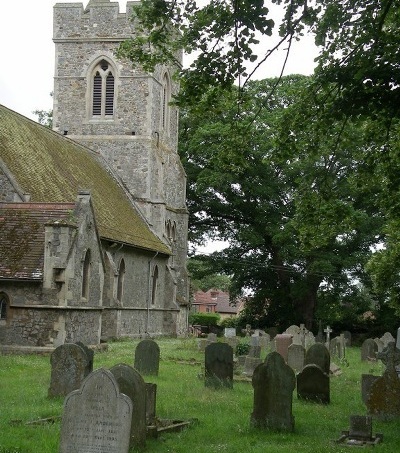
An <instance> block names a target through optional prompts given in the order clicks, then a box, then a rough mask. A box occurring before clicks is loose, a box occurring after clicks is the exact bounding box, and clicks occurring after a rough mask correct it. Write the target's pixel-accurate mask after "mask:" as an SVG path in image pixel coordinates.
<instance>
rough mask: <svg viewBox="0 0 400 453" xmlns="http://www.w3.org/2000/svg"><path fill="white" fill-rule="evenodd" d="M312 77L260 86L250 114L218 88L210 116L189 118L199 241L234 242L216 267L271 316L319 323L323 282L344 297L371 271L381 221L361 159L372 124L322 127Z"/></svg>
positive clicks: (246, 101)
mask: <svg viewBox="0 0 400 453" xmlns="http://www.w3.org/2000/svg"><path fill="white" fill-rule="evenodd" d="M310 83H312V80H311V79H309V78H306V77H303V76H289V77H285V78H283V79H282V80H281V81H280V83H279V85H277V80H276V79H268V80H264V81H257V82H251V83H249V84H248V86H247V88H246V89H245V90H244V91H243V92H242V94H241V104H240V110H238V105H237V93H236V92H235V91H234V90H230V91H228V92H222V91H219V92H218V96H217V95H216V93H215V90H214V93H213V96H212V97H213V98H214V104H213V107H214V108H213V109H212V110H211V111H210V112H209V114H208V115H207V116H205V115H204V114H203V111H202V108H201V105H197V106H196V108H194V109H190V111H189V110H185V111H184V114H183V116H182V121H181V136H180V152H181V155H182V158H183V160H184V165H185V168H186V170H187V173H188V181H189V187H188V201H189V209H190V215H191V217H190V225H191V239H192V240H193V241H195V240H196V239H199V240H201V239H202V238H203V237H204V234H207V235H209V236H213V235H215V236H216V237H218V238H220V239H223V240H226V241H228V242H229V247H227V248H226V249H225V250H223V251H222V252H219V253H214V254H213V255H212V256H211V260H212V261H213V263H214V269H215V271H219V272H224V273H226V274H227V275H230V276H231V278H232V285H231V291H232V294H233V296H237V295H238V294H239V293H240V292H241V291H243V290H248V291H250V292H251V293H252V299H253V301H255V302H256V304H257V306H258V307H259V308H260V312H261V311H262V310H264V311H265V313H266V319H267V320H268V321H269V322H270V323H271V324H281V325H285V324H287V323H288V322H305V323H306V325H307V326H308V327H311V324H312V321H313V316H314V311H315V308H316V305H317V299H318V292H319V291H320V290H321V287H322V285H323V286H324V288H325V291H330V290H331V289H332V290H333V289H334V291H335V293H336V294H340V293H341V292H340V291H338V288H341V289H342V293H341V294H343V293H344V292H345V291H346V289H344V288H345V287H346V286H351V285H355V282H356V280H357V281H360V280H363V279H365V278H366V276H365V274H364V264H365V262H366V261H367V259H368V258H369V257H370V253H371V251H370V246H371V245H373V244H375V243H376V242H377V241H378V240H379V228H380V226H381V222H382V219H381V217H380V215H379V211H378V210H377V206H376V203H375V201H376V200H375V198H374V197H371V196H370V195H371V194H373V193H374V190H375V189H376V183H377V182H378V181H376V180H374V177H373V174H371V173H370V168H369V167H368V165H366V164H365V163H364V162H363V159H362V158H363V154H364V152H365V149H364V147H363V135H364V132H363V130H362V128H364V129H365V133H367V131H368V127H367V124H366V123H365V122H356V123H355V122H350V121H346V122H345V123H343V122H341V121H338V122H334V123H332V121H325V122H319V123H314V122H313V121H312V118H313V117H314V115H315V114H316V112H317V111H319V110H320V109H321V108H323V106H322V104H318V103H315V105H316V106H315V107H313V104H310V102H309V101H310V98H309V97H308V96H307V97H305V98H302V93H303V92H305V93H306V92H307V90H306V89H307V88H308V87H309V85H310ZM319 96H320V95H319ZM205 99H206V101H205V102H207V103H208V102H209V99H210V96H205ZM300 101H301V102H300ZM324 102H325V104H326V102H327V101H326V99H325V100H324ZM261 307H262V308H261Z"/></svg>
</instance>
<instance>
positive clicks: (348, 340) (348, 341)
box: [342, 330, 351, 348]
mask: <svg viewBox="0 0 400 453" xmlns="http://www.w3.org/2000/svg"><path fill="white" fill-rule="evenodd" d="M342 333H343V335H344V339H345V341H346V346H347V347H348V348H349V347H350V346H351V332H350V331H349V330H344V331H343V332H342Z"/></svg>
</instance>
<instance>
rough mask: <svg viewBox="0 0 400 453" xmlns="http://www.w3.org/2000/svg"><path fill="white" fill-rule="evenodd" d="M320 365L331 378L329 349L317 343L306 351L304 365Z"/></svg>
mask: <svg viewBox="0 0 400 453" xmlns="http://www.w3.org/2000/svg"><path fill="white" fill-rule="evenodd" d="M310 364H312V365H318V366H319V367H320V368H321V370H322V371H323V372H324V373H326V374H327V375H328V376H329V372H330V366H331V356H330V354H329V351H328V349H327V348H326V346H325V345H324V344H322V343H315V344H313V345H312V346H310V347H309V348H308V349H307V351H306V357H305V359H304V365H310Z"/></svg>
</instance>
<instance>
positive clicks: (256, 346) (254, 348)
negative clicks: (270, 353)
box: [247, 335, 261, 359]
mask: <svg viewBox="0 0 400 453" xmlns="http://www.w3.org/2000/svg"><path fill="white" fill-rule="evenodd" d="M247 355H248V356H249V357H254V358H257V359H259V358H260V355H261V345H260V336H259V335H252V336H251V337H250V349H249V353H248V354H247Z"/></svg>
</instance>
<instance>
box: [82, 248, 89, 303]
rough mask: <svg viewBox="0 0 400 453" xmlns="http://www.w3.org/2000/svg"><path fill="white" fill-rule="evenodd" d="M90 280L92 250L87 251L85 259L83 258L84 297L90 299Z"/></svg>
mask: <svg viewBox="0 0 400 453" xmlns="http://www.w3.org/2000/svg"><path fill="white" fill-rule="evenodd" d="M89 281H90V250H87V251H86V254H85V259H84V260H83V272H82V297H83V298H85V299H89Z"/></svg>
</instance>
